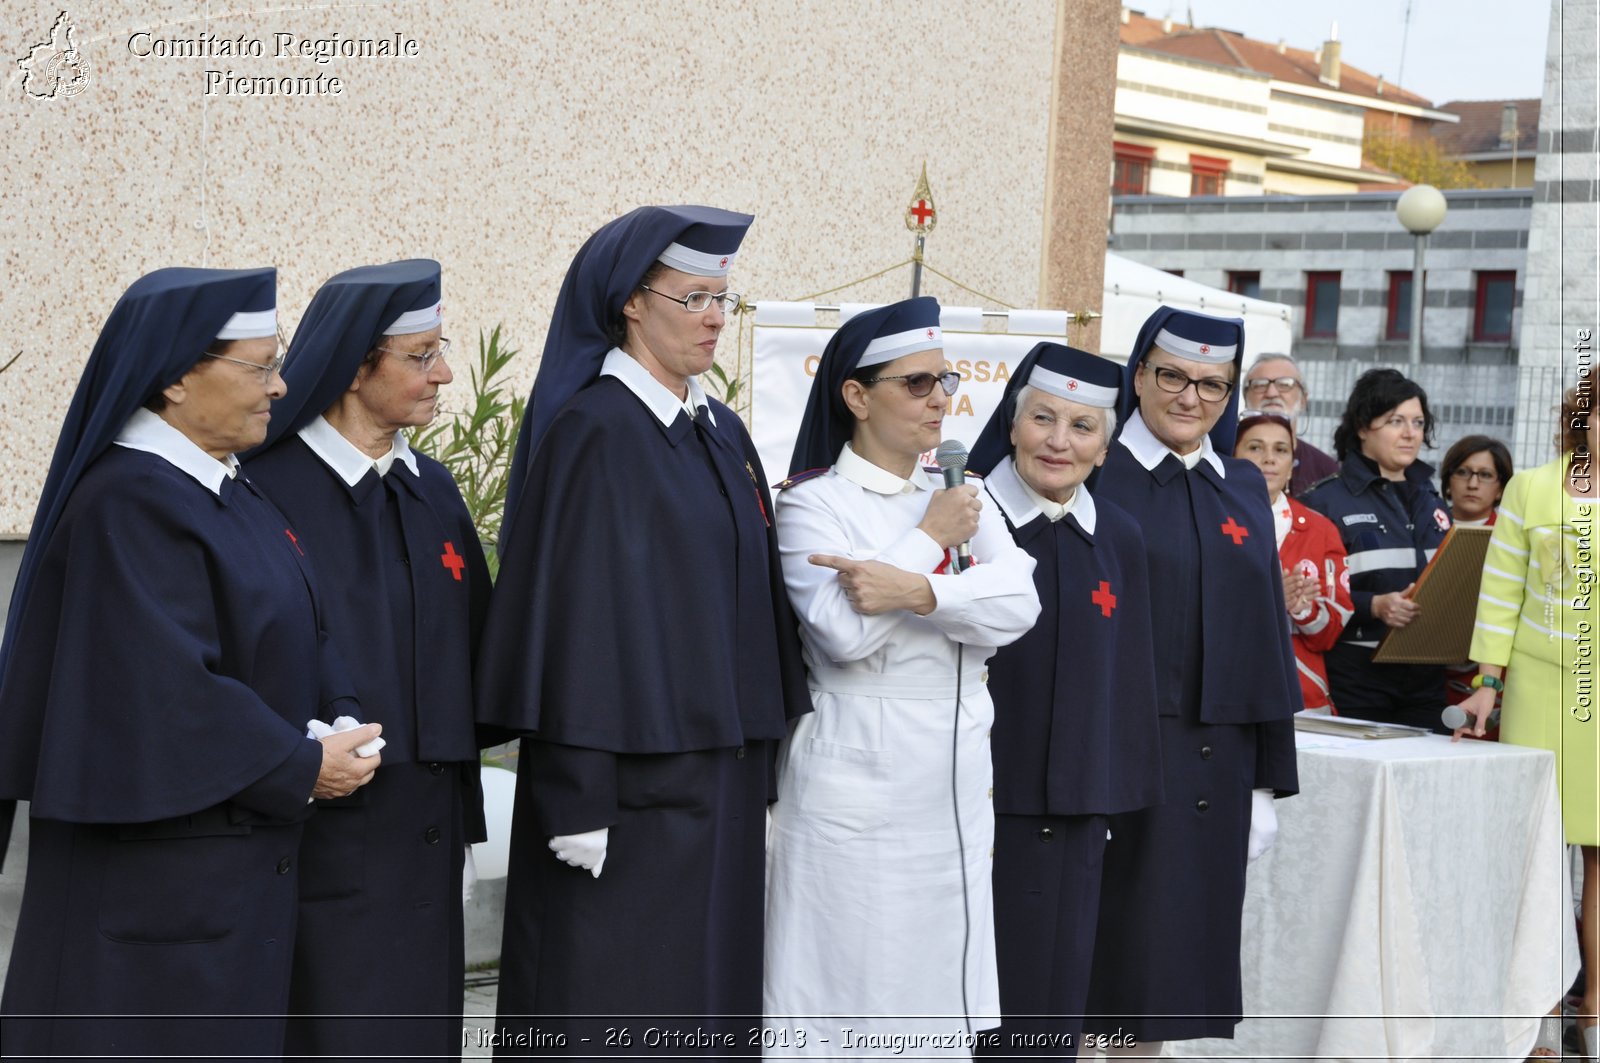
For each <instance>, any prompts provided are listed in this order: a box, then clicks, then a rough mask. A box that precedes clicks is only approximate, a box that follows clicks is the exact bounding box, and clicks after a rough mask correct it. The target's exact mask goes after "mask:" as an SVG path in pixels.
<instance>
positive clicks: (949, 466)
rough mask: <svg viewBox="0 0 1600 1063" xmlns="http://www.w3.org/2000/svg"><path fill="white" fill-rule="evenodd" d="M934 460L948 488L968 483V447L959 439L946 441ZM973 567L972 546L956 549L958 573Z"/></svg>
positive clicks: (960, 546) (935, 452)
mask: <svg viewBox="0 0 1600 1063" xmlns="http://www.w3.org/2000/svg"><path fill="white" fill-rule="evenodd" d="M934 460H935V461H937V462H938V463H939V468H940V469H942V470H944V485H945V487H946V488H951V487H960V486H961V485H962V484H964V483H966V482H967V445H966V444H965V443H963V442H961V440H959V439H946V440H945V441H944V442H942V443H940V444H939V449H938V450H936V451H934ZM971 567H972V544H971V543H962V544H960V545H959V546H957V547H956V571H957V572H965V571H966V570H967V569H969V568H971Z"/></svg>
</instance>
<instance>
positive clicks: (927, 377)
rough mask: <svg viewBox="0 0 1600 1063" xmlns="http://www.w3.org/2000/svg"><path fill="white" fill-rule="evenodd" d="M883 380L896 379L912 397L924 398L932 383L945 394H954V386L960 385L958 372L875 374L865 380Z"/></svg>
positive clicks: (873, 381)
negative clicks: (901, 374)
mask: <svg viewBox="0 0 1600 1063" xmlns="http://www.w3.org/2000/svg"><path fill="white" fill-rule="evenodd" d="M884 380H898V381H900V382H901V383H902V384H904V385H905V386H906V390H907V391H909V392H911V395H912V397H913V398H918V399H925V398H927V397H928V394H929V393H930V392H931V391H933V385H935V384H938V385H939V386H940V387H941V388H943V389H944V393H945V394H946V395H954V394H955V393H956V388H959V387H960V386H961V374H960V373H954V372H951V373H907V374H906V375H905V376H875V377H873V378H872V379H871V380H868V381H865V383H868V384H877V383H880V382H881V381H884Z"/></svg>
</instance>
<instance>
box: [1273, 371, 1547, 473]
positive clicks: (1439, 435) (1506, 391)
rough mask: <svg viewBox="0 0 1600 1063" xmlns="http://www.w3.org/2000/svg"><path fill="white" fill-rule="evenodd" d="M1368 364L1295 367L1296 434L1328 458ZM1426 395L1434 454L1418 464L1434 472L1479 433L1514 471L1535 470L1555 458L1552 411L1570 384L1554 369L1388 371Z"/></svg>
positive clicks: (1427, 455) (1426, 453) (1429, 453)
mask: <svg viewBox="0 0 1600 1063" xmlns="http://www.w3.org/2000/svg"><path fill="white" fill-rule="evenodd" d="M1372 368H1374V366H1373V363H1371V362H1318V361H1304V362H1301V363H1300V373H1301V375H1302V376H1303V377H1304V378H1305V382H1306V393H1307V394H1308V395H1310V397H1311V404H1310V406H1309V408H1308V409H1307V411H1306V417H1305V420H1304V422H1303V425H1302V435H1303V436H1304V437H1305V438H1306V439H1308V440H1310V442H1311V443H1312V444H1313V445H1314V446H1318V447H1321V448H1322V449H1323V450H1325V451H1327V452H1328V453H1329V454H1332V453H1333V430H1334V429H1335V428H1337V427H1338V425H1339V418H1340V417H1341V416H1343V414H1344V406H1345V400H1346V398H1348V396H1349V394H1350V389H1351V388H1352V387H1354V386H1355V382H1356V378H1357V377H1359V376H1360V375H1361V374H1362V373H1364V372H1366V371H1367V370H1368V369H1372ZM1395 368H1396V369H1399V370H1400V371H1401V372H1403V373H1405V374H1406V375H1407V376H1409V377H1411V379H1413V380H1415V381H1416V382H1417V383H1419V384H1421V385H1422V388H1423V390H1424V391H1426V392H1427V393H1428V405H1429V407H1431V408H1432V410H1433V416H1434V420H1435V421H1436V422H1437V423H1438V427H1437V428H1436V429H1435V430H1434V444H1435V449H1433V450H1430V451H1424V452H1423V454H1422V460H1423V461H1426V462H1428V463H1429V464H1430V465H1433V466H1435V467H1437V466H1438V464H1439V463H1440V462H1441V461H1443V460H1444V454H1445V451H1446V450H1448V449H1450V444H1452V443H1454V442H1455V441H1456V440H1458V439H1460V438H1461V437H1462V436H1469V435H1474V434H1478V433H1482V434H1483V435H1488V436H1494V437H1495V438H1496V439H1500V440H1503V441H1504V442H1505V443H1506V445H1507V446H1509V447H1510V448H1511V456H1512V459H1513V461H1514V462H1515V464H1516V467H1517V468H1518V469H1526V468H1531V467H1533V466H1535V465H1541V464H1543V463H1544V462H1547V461H1549V460H1550V459H1552V458H1554V457H1555V454H1556V452H1555V443H1554V439H1555V433H1556V411H1557V409H1558V407H1559V404H1560V402H1561V393H1562V391H1563V390H1564V389H1565V388H1567V387H1568V386H1569V385H1570V384H1571V383H1572V381H1571V380H1570V379H1567V378H1568V377H1569V376H1570V375H1571V374H1570V373H1567V372H1566V370H1565V368H1564V367H1562V366H1558V365H1523V366H1518V365H1431V364H1423V365H1419V366H1404V365H1401V366H1395Z"/></svg>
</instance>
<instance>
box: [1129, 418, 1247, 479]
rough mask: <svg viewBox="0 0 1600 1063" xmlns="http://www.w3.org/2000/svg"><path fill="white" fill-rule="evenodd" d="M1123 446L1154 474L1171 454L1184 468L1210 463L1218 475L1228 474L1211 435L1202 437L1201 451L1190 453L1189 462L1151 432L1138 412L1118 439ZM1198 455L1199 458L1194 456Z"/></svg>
mask: <svg viewBox="0 0 1600 1063" xmlns="http://www.w3.org/2000/svg"><path fill="white" fill-rule="evenodd" d="M1118 438H1119V439H1120V440H1121V442H1122V445H1123V446H1125V447H1127V448H1128V451H1129V453H1131V454H1132V455H1133V456H1134V459H1135V460H1137V461H1138V462H1139V464H1140V465H1143V466H1144V467H1145V469H1146V471H1149V472H1154V471H1155V468H1156V466H1157V465H1160V464H1161V459H1162V458H1164V457H1166V456H1167V455H1168V454H1171V455H1172V456H1173V457H1175V458H1177V459H1178V460H1179V461H1181V462H1183V465H1184V468H1186V469H1192V468H1194V467H1195V466H1196V465H1198V464H1199V463H1200V462H1202V461H1205V462H1208V463H1210V465H1211V467H1212V468H1213V469H1215V470H1217V475H1218V476H1222V477H1226V476H1227V475H1228V472H1227V470H1226V469H1224V468H1223V467H1222V459H1221V458H1219V457H1218V456H1217V450H1216V448H1215V447H1213V446H1212V445H1211V434H1210V433H1209V432H1208V433H1206V434H1205V435H1203V436H1201V437H1200V449H1199V450H1197V451H1190V453H1189V458H1188V460H1185V459H1184V455H1182V454H1179V453H1178V452H1176V451H1174V450H1172V449H1171V448H1170V447H1168V446H1167V445H1166V444H1165V443H1163V442H1161V440H1159V439H1157V438H1156V437H1155V436H1154V435H1152V434H1151V432H1150V426H1149V425H1147V424H1145V423H1144V417H1143V416H1141V415H1140V413H1139V411H1138V410H1134V411H1133V413H1132V414H1131V415H1129V417H1128V420H1127V422H1126V423H1125V424H1124V425H1123V426H1122V435H1121V436H1120V437H1118ZM1196 454H1198V455H1199V457H1195V456H1194V455H1196Z"/></svg>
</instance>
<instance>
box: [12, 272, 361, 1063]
mask: <svg viewBox="0 0 1600 1063" xmlns="http://www.w3.org/2000/svg"><path fill="white" fill-rule="evenodd" d="M275 279H276V273H275V271H273V270H271V269H256V270H215V269H163V270H157V271H156V272H154V273H151V274H148V275H146V276H144V277H141V278H140V279H139V280H137V281H135V282H134V284H133V285H132V286H131V287H130V288H129V289H128V290H127V292H126V293H125V294H124V295H123V296H122V298H121V299H120V300H119V301H118V302H117V305H116V308H115V309H113V310H112V311H111V316H110V317H109V318H108V319H107V321H106V324H105V327H104V328H103V329H102V330H101V333H100V339H99V341H98V342H97V343H96V344H95V348H94V351H93V352H92V353H91V354H90V355H89V362H88V365H87V366H86V367H85V368H84V371H83V376H82V378H81V379H80V380H79V383H78V390H77V392H76V393H75V394H74V395H73V399H72V406H71V408H70V409H69V410H68V412H67V419H66V423H65V425H63V427H62V430H61V436H60V438H59V440H58V441H57V443H56V450H55V456H54V458H53V459H52V460H51V463H50V472H49V475H48V476H47V477H46V479H45V486H44V493H43V495H42V497H41V498H40V500H39V508H38V511H37V513H36V514H35V516H34V521H33V529H32V532H31V534H30V535H29V537H28V546H27V549H26V550H25V551H24V552H23V556H22V567H21V570H20V571H19V572H18V575H17V583H16V588H15V590H14V592H13V594H12V599H11V610H10V613H9V614H8V616H7V626H6V639H5V645H4V649H3V650H0V798H4V799H5V802H4V805H3V806H0V811H3V814H4V823H3V824H0V828H3V829H0V834H9V828H10V822H11V808H10V807H9V805H10V802H11V801H13V800H29V801H31V802H32V804H31V806H30V808H29V816H30V820H29V823H30V831H29V836H28V869H27V881H26V884H25V887H24V891H23V896H22V910H21V912H20V913H19V915H18V917H17V932H16V940H15V942H14V943H13V946H12V952H11V968H10V973H9V976H8V977H7V979H6V984H5V996H4V999H3V1001H0V1015H3V1016H4V1017H3V1018H0V1042H3V1043H4V1045H5V1050H6V1053H7V1054H8V1055H10V1054H13V1053H14V1054H16V1055H17V1056H28V1057H34V1056H73V1057H102V1056H107V1055H118V1056H125V1055H131V1056H141V1057H148V1058H177V1057H185V1058H216V1059H221V1058H230V1059H231V1058H237V1057H238V1056H241V1055H242V1056H265V1057H273V1058H276V1057H278V1056H279V1055H281V1054H282V1051H283V1038H284V1018H283V1015H284V1012H285V1010H286V1008H287V1005H288V1001H289V979H290V960H291V956H292V953H293V951H294V943H295V935H296V918H295V917H296V901H297V889H296V887H297V876H298V874H299V870H300V869H299V864H300V839H301V832H302V828H303V824H304V821H305V819H306V817H307V816H308V815H310V814H311V813H312V809H311V806H310V804H309V802H310V801H311V800H312V799H313V798H334V797H345V796H348V795H349V794H351V793H353V792H354V791H355V790H356V788H357V787H358V786H360V785H362V784H364V783H366V782H368V781H370V780H371V778H372V775H373V772H374V770H375V769H376V768H377V766H378V763H379V758H378V757H377V756H372V757H360V756H358V755H357V754H356V747H358V746H360V745H362V744H363V743H365V742H368V741H370V740H372V739H373V738H375V737H376V736H377V734H378V731H379V730H380V728H379V727H378V726H377V725H375V724H368V725H365V726H360V727H356V728H354V729H352V730H350V731H347V732H345V733H343V734H336V735H332V736H330V737H329V738H328V739H327V740H326V741H324V742H320V743H319V742H317V741H315V740H312V739H310V738H308V737H307V736H306V727H307V723H308V721H310V720H312V719H321V720H323V721H324V722H327V721H330V720H332V719H334V718H335V717H336V716H338V715H339V714H340V713H341V712H354V711H356V707H355V703H354V701H345V700H344V699H346V698H347V697H348V696H349V694H350V693H351V691H350V689H349V687H348V686H347V685H346V684H345V683H344V681H343V680H342V668H341V667H340V666H338V664H337V662H336V661H335V659H334V657H333V656H332V655H331V654H328V655H327V656H324V651H325V650H326V649H327V642H326V639H325V638H324V637H322V636H321V635H320V631H319V629H320V611H319V608H318V602H317V600H316V599H315V598H314V597H313V594H312V588H313V586H314V580H313V578H312V570H311V567H310V562H309V556H308V555H311V554H313V553H315V552H316V550H317V549H318V547H317V546H316V544H314V543H311V542H305V541H302V540H301V538H300V537H299V536H298V535H297V533H296V531H295V526H294V525H292V524H291V523H290V522H289V521H287V520H285V519H284V517H283V515H282V514H281V513H280V512H279V511H278V510H277V509H276V508H275V507H274V506H273V505H272V503H271V502H269V501H268V500H267V499H266V498H265V497H264V496H263V495H262V494H261V493H260V492H258V491H257V489H256V487H255V485H253V484H252V483H250V481H249V480H248V479H247V478H245V477H244V476H242V475H240V474H239V463H238V460H237V459H236V458H235V457H234V454H235V453H236V452H239V451H243V450H247V449H249V448H250V447H253V446H256V445H257V444H259V443H260V442H261V441H262V439H263V438H264V437H265V436H266V434H267V426H268V424H269V422H270V420H271V417H272V409H271V408H272V403H273V401H274V400H276V399H279V398H282V397H283V394H284V382H283V378H282V376H280V375H279V370H280V369H281V368H282V366H283V355H282V353H281V351H280V348H279V343H278V339H277V328H276V306H275ZM335 703H339V704H338V706H337V707H336V704H335Z"/></svg>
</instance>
